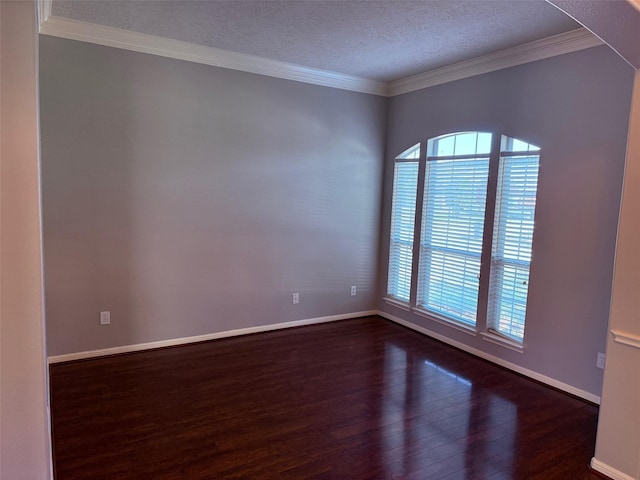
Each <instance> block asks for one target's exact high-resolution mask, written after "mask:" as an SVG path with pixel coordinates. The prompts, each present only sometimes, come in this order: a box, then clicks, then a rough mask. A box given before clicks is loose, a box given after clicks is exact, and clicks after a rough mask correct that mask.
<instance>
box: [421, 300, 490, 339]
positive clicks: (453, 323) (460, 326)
mask: <svg viewBox="0 0 640 480" xmlns="http://www.w3.org/2000/svg"><path fill="white" fill-rule="evenodd" d="M411 311H412V312H413V313H415V314H416V315H419V316H421V317H424V318H426V319H428V320H431V321H434V322H436V323H439V324H441V325H446V326H447V327H451V328H453V329H455V330H458V331H460V332H464V333H466V334H468V335H471V336H473V337H475V336H477V335H478V331H477V330H476V329H475V328H474V327H473V326H472V325H468V324H466V323H462V322H460V321H458V320H455V319H453V318H445V317H441V316H439V315H438V314H436V313H434V312H431V311H429V310H425V309H424V308H420V307H411Z"/></svg>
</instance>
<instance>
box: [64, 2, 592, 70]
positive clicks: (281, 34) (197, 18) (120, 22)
mask: <svg viewBox="0 0 640 480" xmlns="http://www.w3.org/2000/svg"><path fill="white" fill-rule="evenodd" d="M52 15H54V16H59V17H66V18H71V19H75V20H81V21H85V22H91V23H96V24H100V25H106V26H110V27H116V28H121V29H126V30H131V31H135V32H141V33H147V34H151V35H157V36H161V37H166V38H171V39H175V40H182V41H185V42H190V43H196V44H201V45H207V46H211V47H216V48H221V49H225V50H231V51H234V52H240V53H246V54H251V55H257V56H260V57H265V58H269V59H274V60H280V61H284V62H289V63H295V64H299V65H304V66H307V67H314V68H320V69H324V70H330V71H334V72H339V73H345V74H350V75H355V76H359V77H364V78H369V79H373V80H382V81H391V80H397V79H400V78H404V77H407V76H409V75H412V74H415V73H420V72H425V71H428V70H431V69H434V68H437V67H441V66H444V65H449V64H452V63H456V62H459V61H462V60H467V59H469V58H473V57H477V56H480V55H484V54H487V53H492V52H495V51H497V50H501V49H503V48H507V47H511V46H515V45H520V44H522V43H526V42H530V41H533V40H537V39H540V38H544V37H548V36H551V35H555V34H558V33H562V32H566V31H569V30H573V29H576V28H578V27H579V26H580V25H579V24H577V23H576V22H574V21H573V20H571V19H570V18H569V17H568V16H566V15H565V14H564V13H562V12H560V11H559V10H557V9H556V8H555V7H553V6H552V5H550V4H548V3H547V2H545V1H544V0H423V1H404V0H368V1H359V0H337V1H328V0H322V1H318V0H297V1H288V0H282V1H268V0H253V1H245V0H235V1H204V0H199V1H187V0H169V1H157V0H156V1H147V0H138V1H112V0H95V1H86V0H54V1H53V7H52Z"/></svg>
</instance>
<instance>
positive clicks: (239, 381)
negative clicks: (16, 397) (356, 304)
mask: <svg viewBox="0 0 640 480" xmlns="http://www.w3.org/2000/svg"><path fill="white" fill-rule="evenodd" d="M51 405H52V421H53V435H54V469H55V478H56V479H57V480H85V479H91V480H96V479H103V478H104V479H118V480H128V479H136V480H137V479H154V480H173V479H194V480H198V479H412V478H416V479H440V478H442V479H447V480H456V479H465V480H475V479H491V480H499V479H510V480H518V479H527V480H528V479H540V480H542V479H545V480H546V479H552V478H558V479H579V480H580V479H585V480H592V479H593V480H595V479H598V478H600V477H598V476H597V475H595V474H593V473H591V472H590V471H589V468H588V464H589V460H590V458H591V456H592V455H593V450H594V444H595V428H596V422H597V413H598V412H597V407H595V406H593V405H591V404H588V403H586V402H583V401H581V400H579V399H576V398H573V397H570V396H568V395H565V394H563V393H561V392H558V391H555V390H553V389H550V388H547V387H545V386H543V385H540V384H538V383H536V382H533V381H530V380H528V379H525V378H523V377H521V376H518V375H515V374H513V373H511V372H508V371H506V370H504V369H501V368H499V367H497V366H495V365H492V364H489V363H487V362H485V361H483V360H480V359H478V358H475V357H473V356H470V355H468V354H465V353H463V352H460V351H458V350H456V349H453V348H451V347H449V346H447V345H444V344H442V343H440V342H437V341H435V340H432V339H429V338H427V337H425V336H423V335H420V334H418V333H416V332H413V331H411V330H407V329H405V328H403V327H401V326H398V325H396V324H393V323H391V322H388V321H386V320H383V319H381V318H380V317H375V316H374V317H365V318H361V319H355V320H346V321H341V322H334V323H330V324H323V325H314V326H309V327H300V328H295V329H289V330H283V331H275V332H268V333H262V334H255V335H248V336H243V337H234V338H229V339H222V340H215V341H210V342H203V343H198V344H192V345H185V346H180V347H172V348H165V349H158V350H151V351H145V352H139V353H133V354H126V355H119V356H113V357H106V358H98V359H92V360H83V361H76V362H70V363H66V364H54V365H52V367H51Z"/></svg>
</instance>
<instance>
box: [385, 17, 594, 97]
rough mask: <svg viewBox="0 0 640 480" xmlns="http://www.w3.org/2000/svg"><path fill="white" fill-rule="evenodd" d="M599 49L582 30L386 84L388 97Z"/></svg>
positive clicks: (590, 36)
mask: <svg viewBox="0 0 640 480" xmlns="http://www.w3.org/2000/svg"><path fill="white" fill-rule="evenodd" d="M598 45H603V42H602V41H601V40H600V39H599V38H598V37H596V36H595V35H593V34H592V33H591V32H589V31H588V30H587V29H585V28H578V29H576V30H572V31H570V32H566V33H561V34H559V35H553V36H551V37H547V38H543V39H540V40H535V41H533V42H529V43H525V44H523V45H518V46H516V47H511V48H506V49H504V50H500V51H498V52H494V53H490V54H488V55H482V56H480V57H476V58H472V59H470V60H465V61H463V62H458V63H454V64H452V65H447V66H445V67H441V68H436V69H434V70H429V71H428V72H424V73H418V74H416V75H412V76H410V77H407V78H402V79H400V80H396V81H393V82H391V83H390V84H389V96H392V97H393V96H395V95H401V94H403V93H409V92H414V91H416V90H421V89H423V88H427V87H433V86H434V85H440V84H442V83H447V82H452V81H454V80H461V79H463V78H468V77H473V76H475V75H481V74H483V73H489V72H494V71H496V70H502V69H503V68H509V67H515V66H516V65H522V64H524V63H529V62H534V61H536V60H543V59H545V58H550V57H555V56H557V55H563V54H565V53H571V52H576V51H578V50H584V49H586V48H591V47H596V46H598Z"/></svg>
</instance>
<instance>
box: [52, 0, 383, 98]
mask: <svg viewBox="0 0 640 480" xmlns="http://www.w3.org/2000/svg"><path fill="white" fill-rule="evenodd" d="M40 1H41V2H42V3H49V2H48V0H40ZM43 7H44V5H43ZM49 9H50V4H49ZM49 12H50V10H49ZM41 18H46V19H45V20H43V21H41V23H40V33H41V34H43V35H51V36H54V37H61V38H66V39H69V40H79V41H81V42H88V43H95V44H98V45H105V46H108V47H116V48H122V49H125V50H131V51H134V52H141V53H148V54H151V55H159V56H161V57H168V58H175V59H178V60H186V61H188V62H194V63H202V64H205V65H211V66H214V67H222V68H228V69H231V70H240V71H243V72H249V73H257V74H259V75H267V76H270V77H276V78H283V79H287V80H294V81H298V82H304V83H311V84H314V85H322V86H325V87H332V88H339V89H343V90H351V91H355V92H362V93H369V94H373V95H382V96H386V95H387V83H386V82H378V81H375V80H369V79H366V78H360V77H355V76H352V75H345V74H342V73H336V72H329V71H326V70H320V69H316V68H309V67H304V66H301V65H295V64H292V63H287V62H281V61H278V60H270V59H266V58H262V57H257V56H255V55H246V54H243V53H236V52H231V51H228V50H222V49H219V48H213V47H207V46H204V45H196V44H193V43H188V42H181V41H178V40H172V39H169V38H163V37H157V36H154V35H147V34H144V33H138V32H131V31H128V30H122V29H119V28H113V27H105V26H103V25H96V24H93V23H87V22H81V21H78V20H71V19H68V18H63V17H56V16H50V15H49V16H48V17H46V15H45V16H43V17H41Z"/></svg>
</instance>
